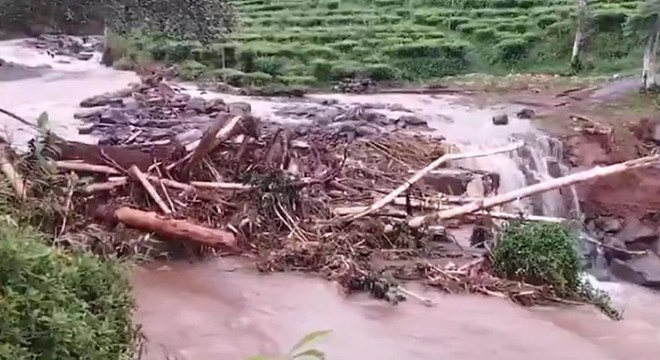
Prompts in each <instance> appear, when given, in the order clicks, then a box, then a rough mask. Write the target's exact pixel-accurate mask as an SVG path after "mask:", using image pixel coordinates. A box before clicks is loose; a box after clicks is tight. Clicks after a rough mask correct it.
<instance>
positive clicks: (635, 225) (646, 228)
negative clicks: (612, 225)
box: [616, 217, 658, 244]
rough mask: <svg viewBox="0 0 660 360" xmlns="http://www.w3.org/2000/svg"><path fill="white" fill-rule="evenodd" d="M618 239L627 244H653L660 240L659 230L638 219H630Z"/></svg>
mask: <svg viewBox="0 0 660 360" xmlns="http://www.w3.org/2000/svg"><path fill="white" fill-rule="evenodd" d="M616 237H617V238H618V239H621V240H622V241H623V242H625V243H626V244H631V243H636V242H652V241H655V240H656V239H657V238H658V229H657V226H656V225H654V224H651V223H644V222H642V221H640V220H639V219H637V218H636V217H629V218H627V219H626V221H625V225H624V226H623V229H622V230H621V231H620V232H619V233H618V234H616Z"/></svg>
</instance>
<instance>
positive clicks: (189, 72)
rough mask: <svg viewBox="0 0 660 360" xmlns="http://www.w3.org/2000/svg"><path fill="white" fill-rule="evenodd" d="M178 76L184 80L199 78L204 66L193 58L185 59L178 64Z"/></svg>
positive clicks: (204, 70)
mask: <svg viewBox="0 0 660 360" xmlns="http://www.w3.org/2000/svg"><path fill="white" fill-rule="evenodd" d="M178 69H179V76H180V77H181V78H183V79H184V80H196V79H199V78H200V77H201V76H202V75H203V74H204V73H205V72H206V70H207V69H206V66H205V65H204V64H202V63H200V62H198V61H195V60H185V61H183V62H182V63H180V64H179V65H178Z"/></svg>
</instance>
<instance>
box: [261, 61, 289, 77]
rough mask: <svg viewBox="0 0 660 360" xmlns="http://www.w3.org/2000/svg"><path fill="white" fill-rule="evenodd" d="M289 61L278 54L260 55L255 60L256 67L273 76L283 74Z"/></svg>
mask: <svg viewBox="0 0 660 360" xmlns="http://www.w3.org/2000/svg"><path fill="white" fill-rule="evenodd" d="M287 62H288V61H287V59H285V58H282V57H277V56H267V57H260V58H258V59H257V60H256V61H255V69H256V70H257V71H259V72H263V73H266V74H271V75H273V76H276V75H282V74H283V72H284V69H285V68H286V66H287Z"/></svg>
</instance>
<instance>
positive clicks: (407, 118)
mask: <svg viewBox="0 0 660 360" xmlns="http://www.w3.org/2000/svg"><path fill="white" fill-rule="evenodd" d="M397 122H399V123H403V124H404V125H405V126H428V123H427V122H426V120H424V119H420V118H418V117H417V116H414V115H403V116H400V117H399V119H397Z"/></svg>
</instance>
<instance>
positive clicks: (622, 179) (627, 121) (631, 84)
mask: <svg viewBox="0 0 660 360" xmlns="http://www.w3.org/2000/svg"><path fill="white" fill-rule="evenodd" d="M635 85H636V81H635V80H634V79H629V78H627V79H620V80H614V81H612V82H610V83H606V84H602V83H601V84H600V85H593V84H576V83H566V84H561V83H558V82H546V81H541V80H539V79H536V78H533V77H532V78H521V79H519V80H518V81H517V82H512V83H510V84H508V86H509V87H508V88H507V89H506V90H505V89H498V90H497V91H496V92H493V91H488V90H489V89H482V90H485V92H481V93H478V94H476V95H475V96H474V97H473V99H475V100H476V101H477V102H478V103H485V104H488V103H493V102H502V101H507V102H511V103H514V104H520V105H526V106H529V107H530V108H532V109H534V110H535V111H536V113H537V115H538V116H537V117H536V121H535V124H536V126H538V127H539V128H541V129H543V130H545V131H547V132H548V133H549V134H551V135H552V136H556V137H559V138H561V139H563V142H564V146H565V149H564V150H565V151H564V154H565V160H566V162H567V163H569V164H570V165H572V166H573V169H574V170H575V171H577V170H581V169H587V168H591V167H594V166H597V165H601V166H604V165H610V164H614V163H618V162H622V161H625V160H629V159H633V158H636V157H639V156H643V155H648V154H650V153H651V152H652V151H653V149H654V148H655V147H656V146H657V145H656V144H653V143H652V142H649V141H645V140H648V139H642V138H641V136H640V134H639V132H640V129H639V128H640V126H641V125H640V121H642V122H643V121H644V119H646V120H647V121H648V120H649V119H650V120H651V121H652V122H653V124H652V126H655V125H656V123H655V122H654V121H658V120H660V110H659V108H658V106H657V105H655V104H654V103H653V101H651V100H652V99H650V97H647V98H646V99H643V97H644V95H641V94H639V93H637V92H636V90H635V89H636V86H635ZM470 86H471V87H473V88H478V85H476V84H471V85H470ZM576 115H577V116H578V117H579V118H586V119H588V121H589V122H593V123H595V124H597V126H600V127H603V128H609V129H611V134H593V133H591V132H588V131H587V132H585V131H584V122H583V121H582V122H581V120H575V118H574V117H575V116H576ZM646 126H648V124H647V125H646ZM642 131H643V130H642ZM646 131H647V132H648V131H649V129H646ZM650 131H654V128H652V129H650ZM659 175H660V170H659V169H658V168H646V169H640V170H636V171H631V172H626V173H624V174H621V175H615V176H610V177H606V178H602V179H598V180H595V181H592V182H588V183H585V184H582V185H581V186H579V187H578V190H579V191H578V192H579V196H580V201H581V205H582V208H583V210H584V211H585V212H587V213H588V214H593V215H610V216H618V217H627V216H637V217H642V216H645V215H646V214H648V213H650V212H656V211H657V210H658V209H660V176H659Z"/></svg>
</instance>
